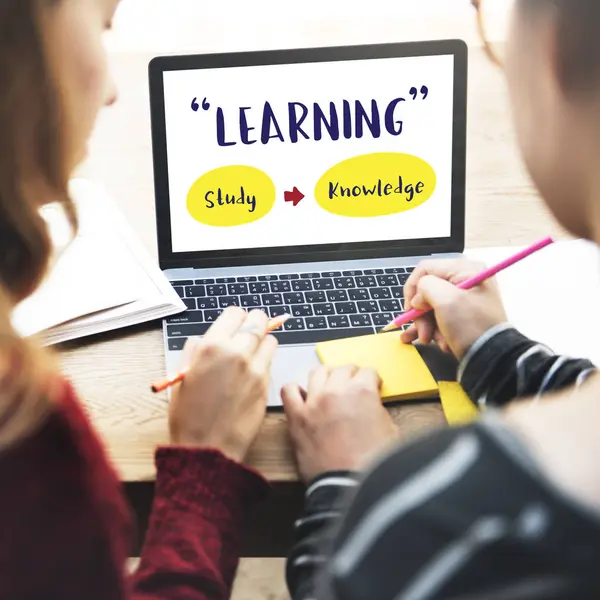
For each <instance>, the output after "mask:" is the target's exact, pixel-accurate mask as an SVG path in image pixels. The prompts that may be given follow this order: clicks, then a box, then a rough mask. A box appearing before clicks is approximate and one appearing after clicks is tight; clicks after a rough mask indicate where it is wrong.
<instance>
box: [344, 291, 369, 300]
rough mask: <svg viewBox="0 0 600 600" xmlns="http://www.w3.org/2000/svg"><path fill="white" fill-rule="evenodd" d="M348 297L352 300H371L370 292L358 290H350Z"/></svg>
mask: <svg viewBox="0 0 600 600" xmlns="http://www.w3.org/2000/svg"><path fill="white" fill-rule="evenodd" d="M348 296H349V297H350V300H369V290H365V289H362V288H361V289H356V290H348Z"/></svg>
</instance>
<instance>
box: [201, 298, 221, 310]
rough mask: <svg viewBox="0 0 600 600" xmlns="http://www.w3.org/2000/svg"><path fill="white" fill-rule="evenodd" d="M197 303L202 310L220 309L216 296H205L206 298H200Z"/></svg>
mask: <svg viewBox="0 0 600 600" xmlns="http://www.w3.org/2000/svg"><path fill="white" fill-rule="evenodd" d="M196 302H197V303H198V308H201V309H207V308H219V302H218V300H217V299H216V298H215V297H214V296H205V297H204V298H198V300H196Z"/></svg>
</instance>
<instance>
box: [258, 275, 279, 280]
mask: <svg viewBox="0 0 600 600" xmlns="http://www.w3.org/2000/svg"><path fill="white" fill-rule="evenodd" d="M277 279H279V275H261V276H260V277H259V278H258V280H259V281H276V280H277Z"/></svg>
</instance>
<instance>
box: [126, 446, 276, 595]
mask: <svg viewBox="0 0 600 600" xmlns="http://www.w3.org/2000/svg"><path fill="white" fill-rule="evenodd" d="M156 466H157V479H156V491H155V498H154V506H153V510H152V515H151V518H150V524H149V528H148V532H147V534H146V541H145V544H144V548H143V551H142V556H141V561H140V565H139V568H138V570H137V572H136V573H135V574H134V575H133V576H132V587H133V595H132V598H133V599H135V600H154V599H156V600H159V599H160V600H163V599H164V598H172V599H177V600H184V599H185V600H188V599H189V600H208V599H211V600H217V599H218V600H221V599H223V600H225V599H226V598H229V597H230V595H231V586H232V583H233V579H234V575H235V571H236V568H237V564H238V560H239V554H240V544H241V534H242V532H243V526H244V522H245V518H246V515H247V512H248V509H249V508H250V507H251V506H252V504H253V503H254V502H255V501H257V500H258V499H259V498H261V497H262V495H263V494H264V493H265V492H266V490H267V484H266V482H265V481H264V480H263V479H262V477H260V476H259V475H257V474H255V473H254V472H252V471H250V470H249V469H246V468H244V467H242V466H241V465H239V464H237V463H235V462H233V461H232V460H229V459H228V458H226V457H225V456H224V455H223V454H221V453H220V452H218V451H216V450H215V451H213V450H200V449H187V448H162V449H159V450H158V451H157V454H156Z"/></svg>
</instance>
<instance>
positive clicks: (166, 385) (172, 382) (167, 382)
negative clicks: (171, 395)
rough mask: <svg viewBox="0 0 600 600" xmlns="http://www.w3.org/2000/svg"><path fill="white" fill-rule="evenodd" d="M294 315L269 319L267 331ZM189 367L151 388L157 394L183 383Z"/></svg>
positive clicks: (276, 327)
mask: <svg viewBox="0 0 600 600" xmlns="http://www.w3.org/2000/svg"><path fill="white" fill-rule="evenodd" d="M291 316H292V315H280V316H279V317H275V318H274V319H271V320H270V321H269V325H268V326H267V332H271V331H275V330H276V329H279V328H280V327H281V326H282V325H283V324H284V323H285V322H286V321H287V320H288V319H289V318H290V317H291ZM187 371H188V369H183V370H182V371H180V372H179V373H177V375H175V376H174V377H172V378H171V379H164V380H163V381H161V382H159V383H155V384H153V385H151V386H150V389H151V390H152V391H153V392H154V393H155V394H157V393H158V392H164V391H165V390H166V389H167V388H169V387H171V386H172V385H175V384H176V383H181V382H182V381H183V378H184V377H185V375H186V373H187Z"/></svg>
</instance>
